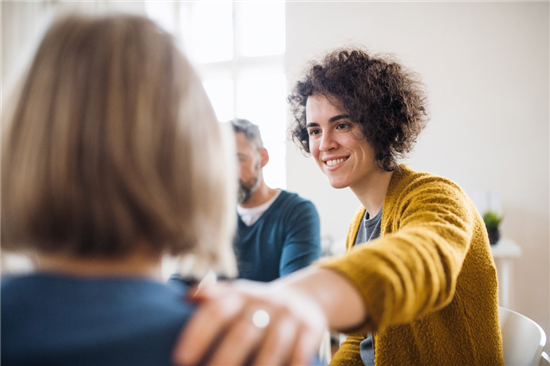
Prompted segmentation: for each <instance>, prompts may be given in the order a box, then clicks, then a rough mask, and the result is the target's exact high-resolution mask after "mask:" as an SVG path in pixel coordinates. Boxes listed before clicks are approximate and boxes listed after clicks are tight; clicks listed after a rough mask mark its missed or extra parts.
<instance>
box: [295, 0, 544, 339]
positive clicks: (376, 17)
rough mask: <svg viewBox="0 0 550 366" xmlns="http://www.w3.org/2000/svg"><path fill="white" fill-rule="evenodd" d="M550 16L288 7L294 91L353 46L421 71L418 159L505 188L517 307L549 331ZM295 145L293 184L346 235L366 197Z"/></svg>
mask: <svg viewBox="0 0 550 366" xmlns="http://www.w3.org/2000/svg"><path fill="white" fill-rule="evenodd" d="M549 14H550V13H549V4H548V3H547V2H538V3H525V2H524V3H502V2H493V3H441V2H423V3H411V2H408V3H379V2H378V3H373V2H346V3H345V2H331V3H325V2H323V3H295V2H289V3H287V60H286V61H287V64H286V67H287V73H288V80H289V87H292V85H293V82H294V81H295V80H296V75H297V74H299V72H300V70H301V68H302V67H303V66H304V61H305V60H307V59H308V58H309V57H311V56H312V55H316V54H318V53H319V52H320V51H322V50H325V49H330V48H334V47H338V46H341V45H344V44H345V43H349V42H350V41H351V42H359V43H362V44H365V45H366V46H367V47H369V48H370V49H371V50H373V51H376V52H388V53H392V54H395V55H396V56H397V57H398V58H399V59H400V60H401V61H402V62H403V63H404V64H405V65H407V66H408V67H410V68H412V69H413V70H415V71H417V72H418V73H420V74H421V75H422V77H423V80H424V82H425V83H426V85H427V89H428V93H429V98H430V111H431V120H430V122H429V125H428V128H427V129H426V130H425V131H424V132H423V135H421V138H420V139H419V141H418V145H417V148H416V150H415V151H414V153H413V155H412V156H411V157H410V158H409V159H408V160H407V163H408V164H409V165H410V166H411V167H413V168H415V169H417V170H424V171H430V172H433V173H436V174H440V175H443V176H447V177H449V178H451V179H453V180H455V181H456V182H457V183H458V184H460V185H461V186H462V187H463V188H464V189H465V190H466V192H467V193H468V194H470V195H471V196H473V195H475V194H476V192H478V191H479V190H495V191H497V192H499V193H500V197H501V202H502V209H503V212H504V214H505V220H504V221H503V224H502V233H503V235H504V236H506V237H509V238H512V239H513V240H515V241H516V242H517V243H518V244H519V245H520V246H521V247H522V250H523V254H522V256H521V258H519V259H517V260H516V261H515V266H514V283H513V286H512V289H511V292H512V296H513V299H512V302H511V304H510V307H511V308H513V309H515V310H517V311H519V312H521V313H524V314H526V315H527V316H529V317H531V318H532V319H534V320H535V321H536V322H538V323H539V324H541V325H542V326H543V328H544V329H545V330H546V333H547V334H548V335H549V336H550V301H549V279H550V278H549V277H550V272H549V269H548V267H549V256H550V251H549V246H550V245H549V244H550V236H549V221H550V217H549V97H550V96H549ZM287 148H288V149H287V165H288V172H287V176H288V185H287V187H288V189H289V190H292V191H295V192H298V193H300V194H301V195H303V196H305V197H307V198H309V199H311V200H312V201H313V202H314V203H315V205H316V206H317V208H318V210H319V213H320V216H321V227H322V235H323V236H325V237H332V238H333V239H334V240H335V241H336V242H341V241H342V240H343V239H344V238H345V235H346V232H347V226H348V224H349V220H350V218H351V217H352V216H353V213H354V212H355V210H356V209H357V207H358V205H359V203H358V201H357V200H356V199H355V197H354V196H353V194H352V193H351V191H349V190H348V189H345V190H335V189H333V188H331V187H330V186H329V184H328V183H327V181H326V179H325V178H324V176H323V175H322V174H321V173H320V171H319V169H318V168H317V166H316V165H315V163H314V162H313V161H312V159H311V158H307V159H306V158H304V157H303V156H302V155H301V153H300V152H299V151H298V149H297V148H296V147H295V146H294V144H293V143H291V142H289V143H288V146H287ZM547 349H548V348H547Z"/></svg>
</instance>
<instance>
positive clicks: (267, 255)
mask: <svg viewBox="0 0 550 366" xmlns="http://www.w3.org/2000/svg"><path fill="white" fill-rule="evenodd" d="M320 241H321V239H320V224H319V215H318V213H317V210H316V209H315V206H314V205H313V203H311V202H310V201H308V200H306V199H304V198H302V197H300V196H298V195H297V194H296V193H290V192H287V191H281V194H280V195H279V197H277V199H276V200H275V202H273V204H272V205H271V206H270V207H269V208H268V209H267V211H265V212H264V213H263V215H262V216H261V217H260V218H259V219H258V221H256V222H255V223H254V224H253V225H252V226H246V224H245V223H244V222H242V220H241V219H240V218H239V219H238V228H237V234H236V236H235V241H234V249H235V255H236V256H237V265H238V269H239V278H245V279H249V280H254V281H264V282H268V281H272V280H274V279H277V278H279V277H281V276H284V275H286V274H289V273H291V272H294V271H296V270H298V269H300V268H303V267H307V266H308V265H310V264H311V263H312V262H313V261H315V260H317V259H318V258H319V256H320V254H321V244H320Z"/></svg>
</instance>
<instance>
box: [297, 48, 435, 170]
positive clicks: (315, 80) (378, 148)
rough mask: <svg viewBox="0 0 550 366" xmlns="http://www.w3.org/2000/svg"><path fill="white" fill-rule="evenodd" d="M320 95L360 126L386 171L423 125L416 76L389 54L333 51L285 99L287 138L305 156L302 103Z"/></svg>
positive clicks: (424, 114)
mask: <svg viewBox="0 0 550 366" xmlns="http://www.w3.org/2000/svg"><path fill="white" fill-rule="evenodd" d="M314 94H322V95H324V96H326V97H327V99H329V100H331V101H334V102H335V103H338V104H340V103H341V104H340V105H341V106H342V107H343V109H344V110H346V111H347V113H348V114H349V116H350V119H351V120H352V121H354V122H357V123H359V124H360V125H361V128H362V132H363V135H364V136H365V138H366V139H367V141H368V142H369V143H370V144H371V145H372V147H373V148H374V150H375V152H376V159H377V163H378V166H379V167H380V168H382V169H384V170H386V171H392V170H394V169H396V168H397V166H398V159H400V158H403V157H405V156H406V155H407V153H409V152H410V151H411V150H412V148H413V146H414V144H415V142H416V138H417V137H418V135H419V134H420V132H421V131H422V129H423V128H424V127H425V125H426V123H427V121H428V113H427V109H426V96H425V93H424V86H423V84H422V82H421V81H420V79H419V78H418V76H417V75H416V74H414V73H412V72H410V71H408V70H406V69H405V68H404V67H403V66H401V65H400V64H398V63H396V62H395V61H392V60H391V58H390V57H389V56H376V57H373V56H371V55H369V54H368V53H367V52H366V51H364V50H362V49H360V48H354V49H349V50H344V49H341V50H336V51H333V52H331V53H329V54H328V55H326V56H325V57H324V58H323V59H322V60H321V61H320V62H314V63H313V64H312V65H311V66H310V67H308V70H307V72H306V75H305V78H304V79H303V80H301V81H298V82H297V83H296V85H295V87H294V90H293V92H292V94H291V95H290V96H289V97H288V102H289V103H290V105H291V110H292V113H293V114H294V123H293V125H292V126H291V129H290V132H291V134H292V139H293V140H294V141H295V142H297V143H299V145H301V148H302V149H303V150H304V151H305V152H307V153H309V152H310V150H309V136H308V133H307V128H306V123H307V121H306V108H305V106H306V102H307V99H308V97H309V96H310V95H314Z"/></svg>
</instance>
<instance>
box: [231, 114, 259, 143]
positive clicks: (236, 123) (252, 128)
mask: <svg viewBox="0 0 550 366" xmlns="http://www.w3.org/2000/svg"><path fill="white" fill-rule="evenodd" d="M229 122H230V123H231V126H232V127H233V131H234V132H242V133H244V135H245V137H246V140H247V141H248V142H249V143H250V144H252V145H254V146H256V148H258V149H260V148H262V147H264V143H263V141H262V135H261V134H260V128H259V127H258V126H257V125H255V124H254V123H252V122H250V121H249V120H247V119H242V118H234V119H232V120H231V121H229Z"/></svg>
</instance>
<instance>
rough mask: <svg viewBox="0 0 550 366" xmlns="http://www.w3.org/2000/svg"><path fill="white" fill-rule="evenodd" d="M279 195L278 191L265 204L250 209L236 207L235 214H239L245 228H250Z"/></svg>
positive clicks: (279, 191)
mask: <svg viewBox="0 0 550 366" xmlns="http://www.w3.org/2000/svg"><path fill="white" fill-rule="evenodd" d="M280 194H281V190H280V189H278V190H277V193H275V195H274V196H273V197H272V198H271V199H270V200H269V201H267V202H266V203H262V204H261V205H259V206H256V207H251V208H244V207H241V206H239V205H237V213H238V214H239V216H240V218H241V220H243V222H244V223H245V225H246V226H252V225H254V223H255V222H256V221H258V219H259V218H260V217H261V216H262V215H263V213H264V212H266V211H267V209H268V208H269V206H271V205H272V204H273V202H275V200H276V199H277V197H279V195H280Z"/></svg>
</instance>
